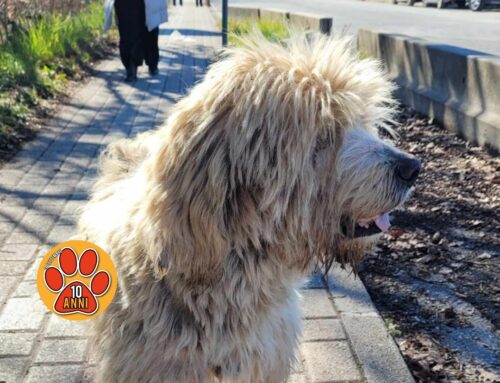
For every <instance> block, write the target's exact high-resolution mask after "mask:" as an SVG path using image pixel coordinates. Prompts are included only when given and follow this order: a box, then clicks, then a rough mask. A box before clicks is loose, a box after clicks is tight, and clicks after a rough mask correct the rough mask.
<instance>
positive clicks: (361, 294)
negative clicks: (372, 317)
mask: <svg viewBox="0 0 500 383" xmlns="http://www.w3.org/2000/svg"><path fill="white" fill-rule="evenodd" d="M328 287H329V288H330V291H331V294H332V295H333V296H334V298H335V299H334V301H335V306H336V308H337V310H338V311H340V312H348V313H376V312H377V310H376V309H375V306H374V305H373V302H372V300H371V298H370V295H368V292H367V291H366V289H365V286H364V285H363V282H362V281H361V279H360V278H359V277H355V275H354V274H353V273H352V272H351V271H350V269H349V268H347V269H346V270H341V269H340V268H339V267H333V268H332V270H331V271H330V273H329V274H328Z"/></svg>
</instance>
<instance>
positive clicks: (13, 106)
mask: <svg viewBox="0 0 500 383" xmlns="http://www.w3.org/2000/svg"><path fill="white" fill-rule="evenodd" d="M103 8H104V7H103V6H102V3H101V1H97V0H94V1H92V2H90V3H89V4H88V5H87V6H86V7H84V8H83V9H82V10H81V11H79V12H75V13H66V14H64V15H63V14H62V13H41V14H39V15H37V16H32V17H24V18H19V19H17V20H16V22H15V24H13V25H12V27H11V28H10V29H9V31H8V36H7V38H5V39H4V40H2V41H3V43H1V44H0V146H1V142H2V141H3V140H2V137H1V135H6V134H8V133H9V132H12V130H13V129H16V127H19V126H21V125H23V124H24V123H25V121H26V118H27V116H28V115H29V114H30V113H33V110H34V109H35V108H34V107H36V106H37V105H39V98H48V97H53V96H54V95H55V94H56V93H57V92H58V91H59V90H61V89H62V87H63V85H64V84H65V83H66V81H67V78H68V77H71V76H73V75H74V74H75V73H77V72H78V71H80V70H81V68H82V66H84V65H85V64H86V63H87V62H89V61H90V60H92V59H93V58H94V57H95V56H96V54H98V53H99V52H100V51H102V48H103V47H104V45H105V44H106V43H107V42H108V38H107V37H105V36H103V35H102V21H103V20H104V9H103ZM112 36H114V35H112ZM5 100H8V102H7V101H5ZM0 149H1V148H0Z"/></svg>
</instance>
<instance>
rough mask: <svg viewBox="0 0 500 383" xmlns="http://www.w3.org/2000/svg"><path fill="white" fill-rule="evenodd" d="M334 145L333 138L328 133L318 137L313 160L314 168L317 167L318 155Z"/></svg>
mask: <svg viewBox="0 0 500 383" xmlns="http://www.w3.org/2000/svg"><path fill="white" fill-rule="evenodd" d="M332 143H333V140H332V137H331V136H330V134H329V133H328V132H325V133H324V134H320V135H318V137H317V138H316V146H315V148H314V153H313V159H312V160H313V166H314V167H316V161H317V156H318V153H319V152H321V151H323V150H325V149H328V148H329V147H330V146H331V145H332Z"/></svg>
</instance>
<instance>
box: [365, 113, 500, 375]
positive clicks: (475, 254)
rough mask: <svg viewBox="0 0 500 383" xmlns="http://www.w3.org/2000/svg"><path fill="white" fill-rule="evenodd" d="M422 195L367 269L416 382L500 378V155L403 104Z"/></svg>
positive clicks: (395, 218)
mask: <svg viewBox="0 0 500 383" xmlns="http://www.w3.org/2000/svg"><path fill="white" fill-rule="evenodd" d="M400 123H401V127H400V128H398V129H397V131H398V133H399V134H400V139H399V140H398V143H397V144H398V146H400V147H401V148H403V149H405V150H407V151H409V152H411V153H413V154H414V155H416V156H418V157H419V158H420V159H422V161H423V164H424V165H423V171H422V173H421V175H420V177H419V179H418V181H417V185H416V191H415V194H414V196H413V197H412V198H411V199H410V200H409V201H408V203H407V204H406V205H405V206H404V207H403V208H402V209H400V210H398V211H395V212H394V214H393V215H392V223H393V228H392V230H391V231H390V232H389V233H388V234H386V235H384V238H383V240H382V241H381V243H380V244H379V246H378V247H377V248H376V249H375V250H374V251H373V253H372V254H370V255H369V256H367V257H366V258H365V260H364V261H363V264H362V266H361V270H360V275H361V278H362V280H363V281H364V282H365V285H366V286H367V288H368V290H369V292H370V294H371V296H372V298H373V300H374V302H375V304H376V306H377V308H378V309H379V310H380V312H381V313H382V315H383V317H384V319H385V321H386V324H387V325H388V326H389V329H390V331H391V332H392V334H393V335H394V336H395V338H396V341H397V342H398V344H399V347H400V349H401V352H402V353H403V356H404V358H405V360H406V362H407V363H408V366H409V367H410V369H411V371H412V373H413V375H414V377H415V380H416V381H417V382H419V383H420V382H432V383H434V382H436V383H443V382H448V383H456V382H471V383H472V382H500V332H499V325H500V285H499V278H500V221H499V219H500V158H499V157H498V156H495V155H493V154H489V153H488V152H487V151H485V150H484V149H482V148H479V147H473V146H471V145H469V144H468V143H467V142H465V141H463V140H461V139H459V138H457V137H455V136H454V135H453V134H450V133H448V132H446V131H445V130H444V129H443V128H441V127H439V126H438V125H436V124H434V123H432V121H429V120H428V119H427V118H426V117H422V116H419V115H416V114H415V113H414V112H412V111H411V110H408V109H407V110H404V111H403V112H402V113H401V115H400Z"/></svg>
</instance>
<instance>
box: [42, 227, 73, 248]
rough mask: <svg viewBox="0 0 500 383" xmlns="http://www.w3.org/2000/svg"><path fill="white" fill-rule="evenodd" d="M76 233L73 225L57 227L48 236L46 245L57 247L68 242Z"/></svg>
mask: <svg viewBox="0 0 500 383" xmlns="http://www.w3.org/2000/svg"><path fill="white" fill-rule="evenodd" d="M74 233H75V228H74V227H73V226H72V225H56V226H54V227H53V228H52V230H51V231H50V233H49V235H48V236H47V239H46V243H47V244H49V245H56V244H58V243H61V242H64V241H68V240H69V239H70V238H71V237H72V236H73V235H74Z"/></svg>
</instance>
